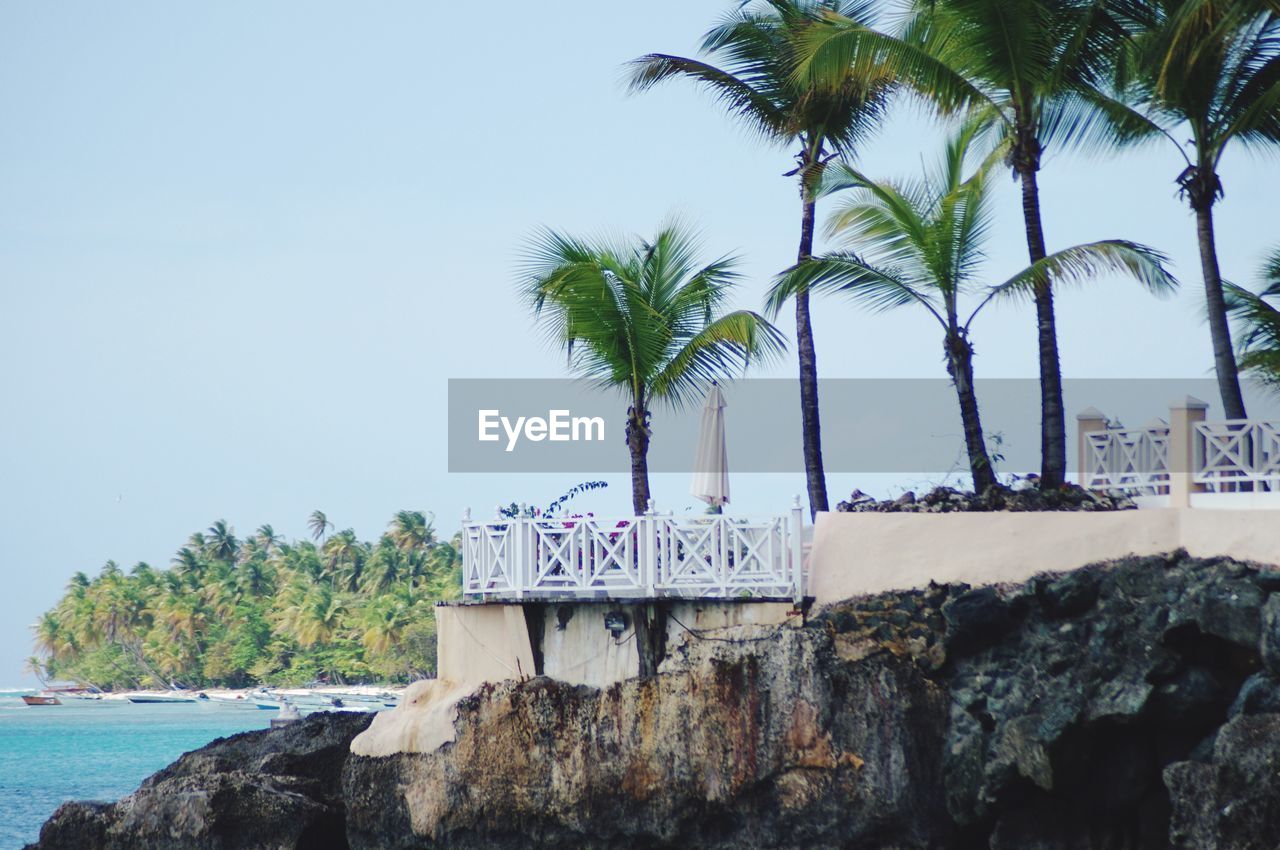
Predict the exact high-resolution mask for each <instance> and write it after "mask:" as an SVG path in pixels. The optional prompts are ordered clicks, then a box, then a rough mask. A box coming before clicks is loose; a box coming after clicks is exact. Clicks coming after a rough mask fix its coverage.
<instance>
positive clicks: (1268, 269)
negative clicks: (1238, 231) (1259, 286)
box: [1226, 248, 1280, 392]
mask: <svg viewBox="0 0 1280 850" xmlns="http://www.w3.org/2000/svg"><path fill="white" fill-rule="evenodd" d="M1261 277H1262V280H1263V286H1264V288H1263V290H1262V292H1260V293H1258V294H1254V293H1253V292H1250V291H1249V290H1247V289H1244V288H1243V287H1239V286H1233V285H1231V284H1229V283H1228V284H1226V289H1227V291H1226V298H1227V300H1226V303H1227V307H1228V310H1229V311H1230V312H1231V314H1232V315H1233V316H1234V317H1235V318H1236V320H1237V322H1238V326H1239V329H1240V362H1239V365H1240V368H1241V369H1242V370H1244V371H1245V372H1246V373H1248V374H1249V375H1252V376H1253V377H1254V378H1257V379H1258V381H1260V382H1261V383H1262V384H1264V385H1265V386H1269V387H1271V388H1272V389H1274V390H1276V391H1277V392H1280V248H1277V249H1276V250H1275V251H1274V252H1272V254H1271V256H1270V257H1268V258H1267V261H1266V262H1265V263H1264V264H1263V267H1262V275H1261ZM1268 299H1270V300H1268ZM1273 302H1274V303H1273Z"/></svg>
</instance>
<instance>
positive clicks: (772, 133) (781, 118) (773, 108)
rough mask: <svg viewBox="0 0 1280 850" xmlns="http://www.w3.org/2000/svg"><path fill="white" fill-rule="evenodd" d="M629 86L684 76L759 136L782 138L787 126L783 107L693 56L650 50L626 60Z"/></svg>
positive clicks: (650, 84)
mask: <svg viewBox="0 0 1280 850" xmlns="http://www.w3.org/2000/svg"><path fill="white" fill-rule="evenodd" d="M630 68H631V78H630V88H631V90H632V91H634V92H641V91H647V90H648V89H651V88H653V87H654V86H656V85H657V84H658V83H661V82H665V81H666V80H669V79H671V78H673V77H686V78H688V79H691V80H694V81H695V82H697V83H700V84H701V85H702V86H703V87H705V88H706V89H707V90H708V91H710V92H711V94H712V95H713V96H714V97H715V98H716V100H717V101H719V102H720V103H721V104H723V105H724V106H725V107H726V108H727V109H728V110H729V113H730V114H731V115H733V116H735V117H736V118H738V119H739V120H740V121H742V122H743V123H744V124H745V125H746V126H748V127H750V128H751V129H753V130H754V131H755V132H757V133H758V134H759V135H761V136H762V137H764V138H766V139H769V140H772V141H783V140H785V138H786V132H787V128H788V115H787V113H786V111H785V110H784V109H783V108H782V107H781V106H780V105H779V104H778V103H777V102H776V101H775V100H773V99H771V98H770V97H769V96H768V95H767V94H766V93H764V92H762V91H760V90H759V89H757V88H755V87H753V86H752V85H751V84H750V83H748V82H747V81H746V80H744V79H742V78H741V77H739V76H735V75H734V74H732V73H730V72H728V71H724V70H721V69H720V68H717V67H716V66H714V65H711V64H708V63H706V62H701V61H699V60H697V59H686V58H684V57H682V56H671V55H668V54H665V53H650V54H649V55H647V56H642V57H640V58H639V59H636V60H635V61H634V62H632V63H631V64H630Z"/></svg>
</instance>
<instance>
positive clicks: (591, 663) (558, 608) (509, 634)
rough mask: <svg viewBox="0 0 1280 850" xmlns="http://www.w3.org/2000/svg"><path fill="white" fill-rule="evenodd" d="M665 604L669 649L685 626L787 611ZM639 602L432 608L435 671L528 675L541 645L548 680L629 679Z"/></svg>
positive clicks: (636, 662)
mask: <svg viewBox="0 0 1280 850" xmlns="http://www.w3.org/2000/svg"><path fill="white" fill-rule="evenodd" d="M662 604H663V605H664V606H665V607H666V608H667V609H668V619H667V648H668V652H673V651H675V650H677V649H678V648H679V646H680V645H681V644H683V643H684V642H685V641H688V640H693V639H695V638H693V637H692V636H691V635H690V634H689V631H695V632H696V631H701V630H704V629H719V628H725V627H728V626H740V625H766V624H776V623H782V622H785V621H786V620H787V618H788V617H789V616H790V615H791V611H792V605H791V603H789V602H756V601H738V600H733V601H715V600H690V601H674V600H664V601H663V603H662ZM526 607H527V608H528V610H529V612H530V614H529V615H530V616H533V617H539V618H540V619H541V629H540V630H539V629H535V630H534V632H535V633H534V634H533V635H532V636H531V635H530V634H529V629H528V625H527V622H528V621H527V620H526V614H525V608H526ZM640 607H642V606H641V605H638V604H636V603H623V602H565V603H563V604H546V603H525V604H523V605H522V604H520V603H511V604H492V605H455V606H447V607H441V608H437V609H436V623H437V628H438V641H439V650H438V653H439V658H438V662H437V663H438V668H439V672H438V675H439V676H440V678H441V679H448V680H451V681H454V682H460V683H473V684H479V683H480V682H486V681H488V682H496V681H501V680H502V679H513V678H520V677H521V676H532V675H534V669H535V667H534V663H535V662H534V658H535V654H536V653H535V650H536V649H540V650H541V654H542V673H543V674H544V675H547V676H551V677H552V678H555V679H560V680H562V681H565V682H572V683H573V684H578V685H592V686H594V687H605V686H607V685H610V684H612V683H614V682H621V681H624V680H626V679H630V678H632V677H634V676H637V675H639V672H640V656H639V652H638V650H637V647H636V640H635V632H634V630H633V626H634V623H635V621H636V613H637V610H638V609H639V608H640ZM610 611H621V612H623V614H625V615H626V617H627V621H628V628H627V630H626V631H625V632H623V634H622V635H621V636H619V637H618V638H616V639H615V638H614V637H613V635H612V634H610V633H609V631H608V630H607V629H606V628H605V625H604V618H605V615H606V614H608V613H609V612H610ZM539 631H540V632H541V634H540V635H539V634H538V632H539ZM535 643H537V644H538V645H537V647H535ZM517 671H519V672H518V673H517Z"/></svg>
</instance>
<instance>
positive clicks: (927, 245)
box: [770, 126, 1174, 494]
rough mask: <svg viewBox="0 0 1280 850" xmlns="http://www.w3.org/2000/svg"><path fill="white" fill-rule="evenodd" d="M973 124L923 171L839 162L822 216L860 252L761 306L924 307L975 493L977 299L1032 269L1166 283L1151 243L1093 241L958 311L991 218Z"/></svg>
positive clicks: (987, 461)
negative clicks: (867, 169) (831, 202)
mask: <svg viewBox="0 0 1280 850" xmlns="http://www.w3.org/2000/svg"><path fill="white" fill-rule="evenodd" d="M974 131H975V128H974V127H972V126H970V127H968V128H966V129H965V130H964V131H962V132H960V133H959V134H958V135H956V136H955V137H954V138H953V139H952V140H951V142H950V143H949V144H948V146H947V148H946V152H945V155H944V156H943V157H942V161H941V163H940V166H939V167H938V168H937V169H936V170H935V171H934V172H933V173H931V174H929V175H927V176H926V177H925V178H924V179H923V180H918V181H907V182H902V183H890V182H876V181H873V180H870V179H868V178H866V177H864V176H863V175H862V174H860V173H859V172H857V171H855V170H854V169H852V168H849V167H847V166H845V167H842V168H841V169H840V170H839V172H838V174H837V176H836V178H835V179H833V180H831V181H829V186H830V189H831V190H833V191H835V190H839V189H843V188H852V189H853V190H854V192H855V194H854V198H853V199H852V200H851V201H849V202H847V203H846V204H845V205H844V206H843V207H842V208H841V209H840V210H839V211H838V212H837V214H836V215H835V217H834V218H833V219H832V224H831V231H832V235H833V236H837V237H843V241H845V242H846V243H847V244H849V245H852V246H858V247H859V248H860V249H862V250H864V251H865V252H866V253H854V252H851V251H850V252H844V253H834V254H828V255H826V256H822V257H817V258H814V259H813V260H811V261H809V262H806V263H803V264H801V265H799V266H797V267H796V268H795V269H793V270H792V271H790V272H787V273H784V274H783V275H782V276H781V277H780V278H779V280H778V282H777V283H776V284H775V285H774V287H773V289H772V291H771V292H770V309H771V310H773V311H775V312H776V311H777V309H778V308H780V307H781V306H782V303H783V301H785V299H787V298H789V297H792V296H793V294H794V293H796V292H800V291H804V290H806V289H807V290H814V291H821V290H833V291H837V292H843V293H845V294H847V295H850V296H852V297H854V298H856V299H858V300H860V301H861V302H863V303H864V304H867V305H868V306H869V307H871V309H873V310H885V309H891V308H894V307H900V306H905V305H908V304H911V305H916V306H919V307H923V308H924V309H925V310H927V311H928V312H929V314H930V315H931V316H932V317H933V318H934V320H936V321H937V323H938V325H939V326H940V327H941V328H942V331H943V353H944V359H945V362H946V364H947V374H948V375H950V377H951V382H952V384H953V385H954V386H955V389H956V395H957V399H958V401H959V404H960V417H961V421H962V423H963V426H964V437H965V448H966V450H967V451H968V455H969V471H970V473H971V474H972V476H973V483H974V490H975V491H976V492H977V493H979V494H981V493H983V492H985V491H986V490H987V489H988V488H990V487H994V486H996V476H995V469H994V467H993V466H992V463H991V458H990V456H989V454H988V452H987V447H986V439H985V437H984V435H983V431H982V419H981V415H980V413H979V410H978V400H977V396H976V394H975V392H974V381H973V344H972V341H971V334H970V331H971V328H972V326H973V322H974V319H975V318H977V316H978V314H979V313H980V312H981V311H982V309H983V308H984V307H985V306H986V305H987V304H989V303H991V302H992V300H993V299H995V298H998V297H1006V296H1011V295H1018V294H1026V293H1034V292H1035V290H1036V287H1037V286H1038V282H1039V281H1040V280H1042V279H1049V280H1054V281H1065V280H1080V279H1084V278H1086V277H1089V276H1091V275H1092V274H1095V273H1097V272H1099V271H1119V272H1124V273H1128V274H1130V275H1133V276H1134V277H1135V278H1137V279H1138V280H1139V281H1140V282H1142V283H1143V284H1144V285H1146V286H1147V287H1149V288H1151V289H1153V290H1155V291H1157V292H1164V291H1169V290H1170V289H1171V288H1172V286H1173V285H1174V284H1173V280H1172V278H1171V277H1170V276H1169V275H1168V273H1167V272H1166V271H1165V270H1164V268H1163V267H1162V265H1161V257H1160V256H1159V255H1158V254H1156V253H1155V252H1154V251H1151V250H1150V249H1148V248H1144V247H1142V246H1138V245H1134V244H1132V243H1128V242H1120V241H1107V242H1093V243H1089V244H1087V245H1077V246H1075V247H1073V248H1068V249H1066V250H1064V251H1059V252H1056V253H1054V254H1051V255H1049V256H1048V257H1045V258H1044V259H1042V260H1040V261H1039V262H1038V263H1035V264H1033V265H1031V266H1029V267H1027V268H1026V269H1024V270H1023V271H1021V272H1019V273H1018V274H1017V275H1015V276H1014V277H1012V278H1010V279H1009V280H1007V281H1005V282H1004V283H1001V284H999V285H997V286H995V287H991V288H989V289H988V290H987V291H986V292H985V293H984V294H983V296H982V298H981V300H980V301H979V303H978V305H977V306H976V307H975V308H974V309H973V310H972V311H971V312H970V313H969V314H968V317H967V318H965V319H964V320H963V321H961V319H960V306H959V299H960V297H961V296H962V295H964V294H965V293H966V292H967V291H969V290H970V289H971V285H972V283H973V279H974V277H975V275H976V274H977V272H978V269H979V267H980V265H981V262H982V260H983V257H984V253H983V248H984V242H985V241H986V237H987V235H988V232H989V229H990V223H991V210H990V207H991V204H990V185H989V180H988V177H989V173H990V171H991V170H992V158H990V157H989V158H988V159H987V160H986V161H985V162H984V163H982V165H981V166H979V167H978V168H977V169H976V170H975V171H974V173H973V174H972V175H970V176H969V177H967V178H966V177H965V176H964V175H965V168H966V160H967V159H968V158H969V148H970V145H971V143H972V140H973V135H974Z"/></svg>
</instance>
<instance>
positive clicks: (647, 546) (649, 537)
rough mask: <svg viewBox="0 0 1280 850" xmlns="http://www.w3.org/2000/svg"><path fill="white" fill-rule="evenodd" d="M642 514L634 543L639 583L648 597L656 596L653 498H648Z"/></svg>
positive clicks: (656, 527) (656, 525)
mask: <svg viewBox="0 0 1280 850" xmlns="http://www.w3.org/2000/svg"><path fill="white" fill-rule="evenodd" d="M646 507H647V509H646V510H645V512H644V516H643V517H641V518H640V533H639V534H638V535H636V543H637V545H638V547H642V548H640V551H639V552H637V553H636V554H637V555H638V556H639V557H640V564H639V566H640V584H641V585H642V586H643V587H644V589H645V593H646V594H647V595H648V597H649V598H650V599H653V598H655V597H656V596H657V593H656V592H655V588H656V586H657V583H658V525H659V523H658V514H657V511H655V510H654V509H653V499H650V500H649V503H648V505H647V506H646Z"/></svg>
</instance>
